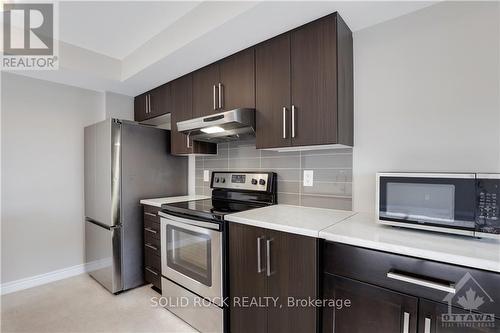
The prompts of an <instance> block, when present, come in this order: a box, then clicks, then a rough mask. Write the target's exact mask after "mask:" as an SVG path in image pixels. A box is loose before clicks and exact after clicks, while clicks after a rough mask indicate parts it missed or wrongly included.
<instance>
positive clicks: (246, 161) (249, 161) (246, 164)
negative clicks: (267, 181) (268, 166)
mask: <svg viewBox="0 0 500 333" xmlns="http://www.w3.org/2000/svg"><path fill="white" fill-rule="evenodd" d="M259 167H260V159H259V158H234V159H233V158H231V159H229V169H235V168H238V169H250V168H253V169H258V168H259Z"/></svg>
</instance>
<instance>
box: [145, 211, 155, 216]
mask: <svg viewBox="0 0 500 333" xmlns="http://www.w3.org/2000/svg"><path fill="white" fill-rule="evenodd" d="M144 215H148V216H152V217H158V215H156V214H153V213H149V212H144Z"/></svg>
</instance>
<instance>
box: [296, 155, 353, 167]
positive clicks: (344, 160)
mask: <svg viewBox="0 0 500 333" xmlns="http://www.w3.org/2000/svg"><path fill="white" fill-rule="evenodd" d="M325 168H344V169H351V168H352V155H350V154H346V155H309V156H302V169H325Z"/></svg>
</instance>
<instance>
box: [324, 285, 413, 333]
mask: <svg viewBox="0 0 500 333" xmlns="http://www.w3.org/2000/svg"><path fill="white" fill-rule="evenodd" d="M324 289H325V290H324V297H325V299H329V300H330V299H331V300H333V299H335V300H341V301H342V302H345V301H346V300H348V301H349V304H347V305H348V306H347V305H346V304H345V303H343V305H341V306H338V307H330V308H327V311H325V316H324V327H323V332H335V333H344V332H345V333H356V332H359V333H362V332H373V331H377V332H384V333H401V332H405V333H416V332H417V309H418V298H416V297H412V296H408V295H405V294H401V293H397V292H394V291H391V290H389V289H384V288H379V287H376V286H373V285H370V284H366V283H361V282H357V281H355V280H351V279H346V278H342V277H339V276H335V275H326V278H325V285H324Z"/></svg>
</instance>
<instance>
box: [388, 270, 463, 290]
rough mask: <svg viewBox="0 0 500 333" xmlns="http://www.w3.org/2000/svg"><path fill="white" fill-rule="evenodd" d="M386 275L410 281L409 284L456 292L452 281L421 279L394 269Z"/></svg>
mask: <svg viewBox="0 0 500 333" xmlns="http://www.w3.org/2000/svg"><path fill="white" fill-rule="evenodd" d="M387 277H388V278H389V279H393V280H398V281H403V282H407V283H411V284H416V285H418V286H422V287H426V288H431V289H436V290H440V291H445V292H447V293H452V294H454V293H456V289H455V284H454V283H449V284H443V283H438V282H434V281H429V280H425V279H421V278H418V277H414V276H409V275H406V274H402V273H396V272H394V271H389V272H388V273H387Z"/></svg>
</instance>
